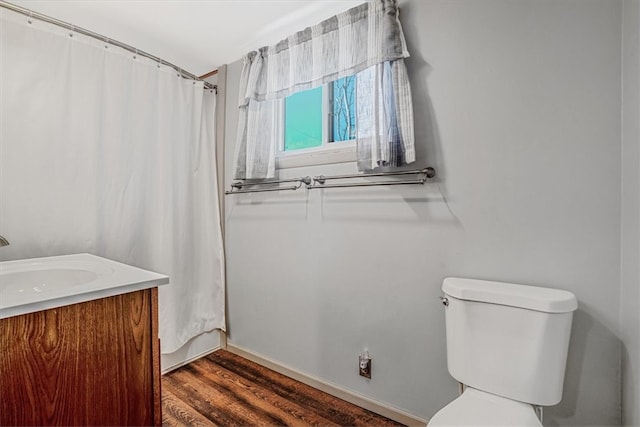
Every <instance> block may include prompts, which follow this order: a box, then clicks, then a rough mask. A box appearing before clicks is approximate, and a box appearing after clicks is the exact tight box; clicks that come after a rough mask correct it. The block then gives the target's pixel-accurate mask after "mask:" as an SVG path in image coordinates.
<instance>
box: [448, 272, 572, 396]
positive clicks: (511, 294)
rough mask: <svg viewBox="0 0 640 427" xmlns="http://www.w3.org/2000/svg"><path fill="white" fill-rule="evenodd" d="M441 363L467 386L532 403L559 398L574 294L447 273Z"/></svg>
mask: <svg viewBox="0 0 640 427" xmlns="http://www.w3.org/2000/svg"><path fill="white" fill-rule="evenodd" d="M442 290H443V291H444V293H445V295H446V300H444V303H445V312H446V315H445V316H446V317H445V318H446V331H447V364H448V368H449V372H450V373H451V375H452V376H453V377H454V378H455V379H456V380H458V381H459V382H461V383H463V384H466V385H467V386H470V387H473V388H476V389H479V390H483V391H487V392H489V393H493V394H497V395H499V396H503V397H506V398H509V399H513V400H518V401H521V402H526V403H530V404H534V405H542V406H548V405H555V404H557V403H559V402H560V400H561V399H562V388H563V383H564V372H565V366H566V362H567V351H568V348H569V336H570V334H571V321H572V318H573V311H574V310H575V309H576V308H577V307H578V303H577V300H576V297H575V296H574V295H573V294H572V293H571V292H567V291H562V290H558V289H550V288H542V287H536V286H525V285H515V284H511V283H501V282H490V281H484V280H473V279H461V278H447V279H445V280H444V283H443V285H442Z"/></svg>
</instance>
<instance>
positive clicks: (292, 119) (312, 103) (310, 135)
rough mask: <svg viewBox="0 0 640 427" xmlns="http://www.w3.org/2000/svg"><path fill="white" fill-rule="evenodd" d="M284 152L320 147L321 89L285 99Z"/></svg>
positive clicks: (299, 93) (295, 94) (296, 94)
mask: <svg viewBox="0 0 640 427" xmlns="http://www.w3.org/2000/svg"><path fill="white" fill-rule="evenodd" d="M284 123H285V127H284V150H285V151H290V150H299V149H301V148H312V147H319V146H321V145H322V87H317V88H315V89H311V90H306V91H304V92H298V93H294V94H293V95H290V96H288V97H287V98H285V122H284Z"/></svg>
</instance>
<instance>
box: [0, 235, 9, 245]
mask: <svg viewBox="0 0 640 427" xmlns="http://www.w3.org/2000/svg"><path fill="white" fill-rule="evenodd" d="M3 246H9V241H8V240H7V239H5V238H4V237H2V236H0V248H1V247H3Z"/></svg>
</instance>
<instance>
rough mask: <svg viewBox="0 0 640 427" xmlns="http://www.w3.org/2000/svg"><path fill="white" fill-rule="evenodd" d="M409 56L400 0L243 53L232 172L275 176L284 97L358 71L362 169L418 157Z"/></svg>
mask: <svg viewBox="0 0 640 427" xmlns="http://www.w3.org/2000/svg"><path fill="white" fill-rule="evenodd" d="M408 56H409V53H408V51H407V47H406V43H405V39H404V35H403V32H402V27H401V25H400V20H399V10H398V5H397V0H371V1H369V2H368V3H364V4H362V5H360V6H357V7H355V8H352V9H350V10H348V11H346V12H343V13H341V14H338V15H336V16H333V17H331V18H329V19H327V20H325V21H322V22H321V23H319V24H318V25H315V26H313V27H309V28H306V29H305V30H303V31H300V32H297V33H295V34H293V35H292V36H290V37H288V38H287V39H285V40H282V41H281V42H279V43H278V44H276V45H273V46H267V47H263V48H261V49H259V50H258V51H254V52H250V53H249V54H247V55H245V57H244V58H243V61H244V66H243V70H242V75H241V79H240V92H239V100H238V101H239V108H240V119H239V123H238V140H237V144H236V168H235V173H234V177H235V178H236V179H264V178H272V177H274V175H275V155H276V150H277V147H278V142H279V140H280V139H281V138H282V132H283V131H282V127H283V109H282V99H283V98H285V97H286V96H288V95H291V94H293V93H295V92H298V91H301V90H306V89H311V88H313V87H317V86H319V85H322V84H324V83H329V82H331V81H334V80H337V79H339V78H343V77H347V76H350V75H354V74H357V91H356V93H357V95H356V97H357V100H356V103H357V105H358V106H357V114H358V116H357V120H358V125H357V135H356V146H357V158H358V169H359V170H361V171H366V170H371V169H374V168H376V167H380V166H401V165H404V164H407V163H411V162H413V161H414V160H415V149H414V133H413V107H412V101H411V88H410V85H409V80H408V78H407V70H406V66H405V64H404V58H406V57H408Z"/></svg>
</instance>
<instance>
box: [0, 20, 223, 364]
mask: <svg viewBox="0 0 640 427" xmlns="http://www.w3.org/2000/svg"><path fill="white" fill-rule="evenodd" d="M215 109H216V95H215V93H212V91H210V90H205V89H204V87H203V83H202V82H195V81H189V80H185V79H183V78H181V77H179V76H177V73H176V72H175V70H173V69H171V68H168V67H165V66H161V65H159V64H156V63H155V62H154V61H151V60H147V59H146V58H141V57H137V58H136V57H135V56H134V55H133V54H132V53H129V52H126V51H124V50H121V49H119V48H117V47H115V46H113V45H106V46H105V43H103V42H101V41H98V40H95V39H91V38H88V37H85V36H82V35H80V34H74V33H73V32H71V31H69V30H65V29H63V28H60V27H56V26H54V25H51V24H47V23H44V22H41V21H38V20H36V19H33V20H32V23H31V24H30V23H28V18H27V17H25V16H23V15H20V14H16V13H14V12H11V11H8V10H5V9H0V122H1V126H0V230H1V231H2V235H3V236H6V237H7V238H8V239H9V240H10V241H11V245H10V246H7V247H5V248H2V251H0V257H1V258H0V259H3V260H9V259H20V258H33V257H41V256H51V255H62V254H70V253H80V252H89V253H93V254H96V255H99V256H104V257H106V258H110V259H113V260H116V261H120V262H124V263H127V264H131V265H134V266H137V267H141V268H145V269H149V270H153V271H157V272H160V273H164V274H167V275H168V276H169V277H170V280H171V282H170V284H169V285H166V286H161V287H160V291H159V293H160V295H159V297H160V302H159V311H160V313H159V314H160V316H159V322H160V337H161V345H162V352H163V353H170V352H173V351H175V350H177V349H179V348H180V347H181V346H182V345H183V344H184V343H186V342H187V341H188V340H189V339H190V338H193V337H195V336H197V335H199V334H200V333H202V332H205V331H209V330H213V329H216V328H220V329H224V328H225V308H224V300H225V297H224V281H223V280H224V264H223V252H222V250H223V249H222V238H221V230H220V219H219V210H218V203H219V202H218V197H217V189H218V187H217V184H216V179H217V177H216V163H215V123H214V118H215Z"/></svg>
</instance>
